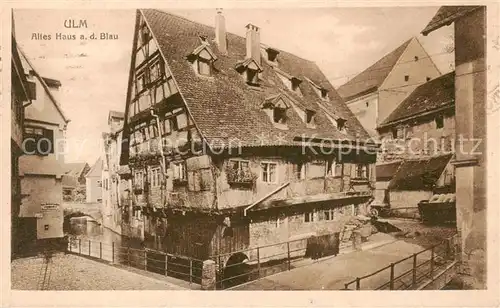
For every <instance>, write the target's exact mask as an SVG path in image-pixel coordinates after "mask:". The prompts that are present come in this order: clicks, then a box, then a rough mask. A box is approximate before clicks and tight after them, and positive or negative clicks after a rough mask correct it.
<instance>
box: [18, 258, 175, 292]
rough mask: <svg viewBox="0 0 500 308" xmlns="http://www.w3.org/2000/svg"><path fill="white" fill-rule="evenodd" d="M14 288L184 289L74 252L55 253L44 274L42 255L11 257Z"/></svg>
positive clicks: (165, 280)
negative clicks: (76, 254) (13, 258)
mask: <svg viewBox="0 0 500 308" xmlns="http://www.w3.org/2000/svg"><path fill="white" fill-rule="evenodd" d="M11 271H12V272H11V273H12V279H11V281H12V289H14V290H40V289H43V290H183V289H184V288H183V287H181V286H177V285H175V284H172V283H170V282H168V281H167V280H168V278H165V279H161V278H159V279H156V278H153V277H150V276H151V275H150V276H147V275H142V274H139V273H136V272H135V271H133V270H130V271H129V270H125V269H121V268H118V267H114V266H110V265H106V264H103V263H100V262H96V261H93V260H89V259H86V258H83V257H79V256H75V255H71V254H67V255H65V254H62V253H59V254H56V255H54V256H53V257H52V259H51V261H50V263H49V266H48V270H47V274H46V275H45V260H44V258H43V257H36V258H22V259H16V260H14V261H12V267H11ZM44 276H45V282H44V283H43V281H44Z"/></svg>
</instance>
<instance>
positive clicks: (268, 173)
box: [260, 161, 278, 184]
mask: <svg viewBox="0 0 500 308" xmlns="http://www.w3.org/2000/svg"><path fill="white" fill-rule="evenodd" d="M264 165H265V166H266V167H264ZM271 165H275V166H276V168H275V169H274V172H275V176H274V181H270V175H271V173H270V166H271ZM260 167H261V169H262V170H261V173H260V180H261V182H262V183H267V184H276V183H278V163H277V162H272V161H262V162H261V163H260ZM264 173H267V181H264Z"/></svg>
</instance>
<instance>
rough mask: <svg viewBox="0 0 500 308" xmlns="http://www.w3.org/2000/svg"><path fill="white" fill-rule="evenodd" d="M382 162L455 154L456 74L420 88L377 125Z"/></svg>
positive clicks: (442, 77) (438, 78) (444, 76)
mask: <svg viewBox="0 0 500 308" xmlns="http://www.w3.org/2000/svg"><path fill="white" fill-rule="evenodd" d="M377 131H378V133H379V135H380V138H381V139H382V140H384V142H383V145H382V153H381V155H380V157H379V161H390V160H394V159H406V158H416V157H425V156H432V155H438V154H445V153H453V152H454V149H455V144H454V139H455V72H451V73H448V74H445V75H442V76H440V77H437V78H436V79H433V80H431V81H428V82H426V83H424V84H422V85H420V86H418V87H417V88H416V89H415V90H414V91H413V92H412V93H410V95H409V96H408V97H406V98H405V99H404V100H403V101H402V102H401V104H400V105H399V106H398V107H397V108H396V109H395V110H394V111H393V112H392V113H391V114H390V115H389V116H388V117H387V118H386V119H385V120H384V121H383V122H382V123H381V124H380V125H379V126H378V128H377Z"/></svg>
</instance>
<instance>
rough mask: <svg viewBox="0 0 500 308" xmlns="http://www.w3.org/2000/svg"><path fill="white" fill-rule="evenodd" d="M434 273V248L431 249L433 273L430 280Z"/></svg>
mask: <svg viewBox="0 0 500 308" xmlns="http://www.w3.org/2000/svg"><path fill="white" fill-rule="evenodd" d="M433 273H434V246H432V248H431V272H430V278H432V275H433Z"/></svg>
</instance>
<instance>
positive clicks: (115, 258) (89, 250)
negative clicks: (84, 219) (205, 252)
mask: <svg viewBox="0 0 500 308" xmlns="http://www.w3.org/2000/svg"><path fill="white" fill-rule="evenodd" d="M68 252H70V253H75V254H77V255H81V256H86V257H91V258H97V259H99V260H102V261H106V262H109V263H111V264H120V265H124V266H128V267H132V268H136V269H140V270H144V271H148V272H153V273H157V274H162V275H166V276H170V277H174V278H177V279H181V280H184V281H186V282H189V285H190V286H191V284H197V285H199V284H201V277H202V266H203V260H198V259H195V258H190V257H184V256H178V255H174V254H170V253H166V252H163V251H157V250H151V249H140V248H133V247H130V246H121V245H118V244H117V243H115V242H112V243H103V242H98V241H92V240H82V239H81V238H79V239H77V238H73V237H70V238H69V243H68Z"/></svg>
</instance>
